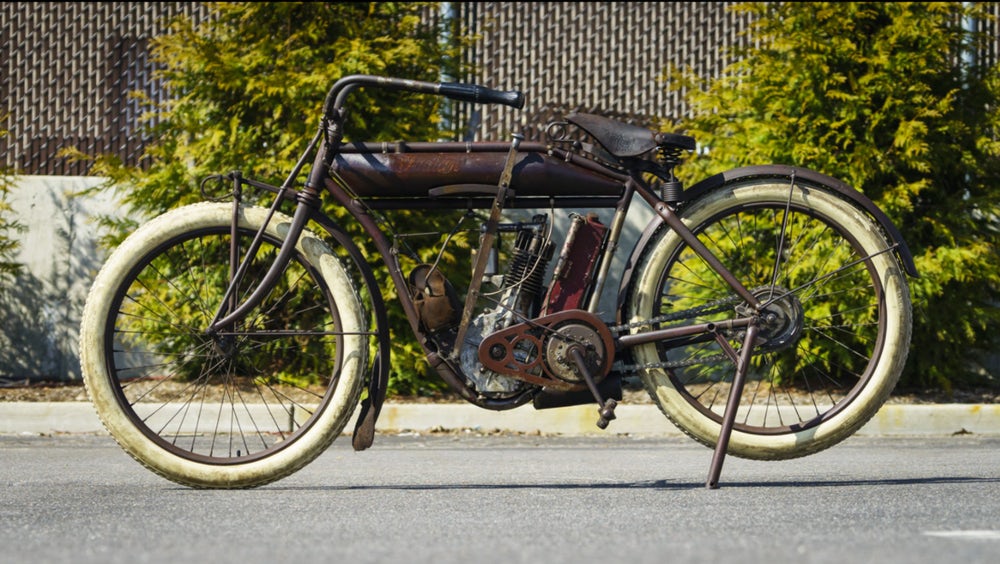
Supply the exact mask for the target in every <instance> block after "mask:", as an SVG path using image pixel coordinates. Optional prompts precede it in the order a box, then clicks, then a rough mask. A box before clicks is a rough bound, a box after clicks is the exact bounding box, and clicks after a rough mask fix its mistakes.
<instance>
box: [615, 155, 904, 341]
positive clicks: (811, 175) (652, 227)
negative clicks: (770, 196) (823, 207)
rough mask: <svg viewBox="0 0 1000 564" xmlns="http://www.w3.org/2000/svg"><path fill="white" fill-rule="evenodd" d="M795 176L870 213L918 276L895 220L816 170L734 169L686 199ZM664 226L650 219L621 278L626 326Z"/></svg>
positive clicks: (691, 190) (686, 194) (901, 259)
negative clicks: (636, 285) (634, 291)
mask: <svg viewBox="0 0 1000 564" xmlns="http://www.w3.org/2000/svg"><path fill="white" fill-rule="evenodd" d="M793 176H794V177H795V179H796V180H802V181H804V182H806V183H809V184H814V185H818V186H823V187H825V188H829V189H830V190H832V191H834V192H836V193H837V194H840V195H841V196H843V197H844V198H846V199H848V200H850V201H852V202H854V203H855V204H857V205H858V206H859V207H861V208H862V209H864V210H865V211H866V212H868V214H869V215H870V216H871V217H872V218H873V219H874V220H875V221H876V222H878V224H879V226H881V227H882V229H883V230H884V231H885V233H886V234H887V235H888V236H889V239H890V240H892V242H893V243H895V244H896V257H897V259H898V260H899V262H900V264H901V265H902V266H903V269H904V270H905V271H906V273H907V274H909V275H910V276H918V273H917V267H916V264H914V262H913V254H912V253H911V252H910V248H909V247H908V246H907V245H906V241H905V240H903V235H902V234H901V233H900V232H899V229H897V228H896V226H895V225H894V224H893V222H892V220H890V219H889V217H888V216H886V215H885V212H883V211H882V210H880V209H879V208H878V206H876V205H875V203H874V202H872V201H871V199H870V198H868V196H865V195H864V194H862V193H861V192H858V191H857V190H855V189H854V188H853V187H851V186H850V185H848V184H847V183H845V182H842V181H840V180H837V179H836V178H833V177H832V176H827V175H825V174H821V173H819V172H816V171H814V170H809V169H806V168H799V167H793V166H785V165H759V166H747V167H741V168H734V169H732V170H727V171H726V172H722V173H719V174H716V175H715V176H711V177H709V178H706V179H704V180H702V181H700V182H698V183H697V184H695V185H694V186H691V187H690V188H688V189H687V190H685V191H684V200H685V201H693V200H696V199H698V198H699V197H701V196H703V195H704V194H706V193H708V192H710V191H712V190H716V189H718V188H720V187H721V186H724V185H726V184H729V183H731V182H735V181H737V180H744V179H748V178H781V179H786V180H788V181H789V182H790V181H791V179H792V177H793ZM681 206H682V207H683V204H681ZM681 215H683V212H681ZM662 225H663V218H661V217H660V216H658V215H656V216H654V217H653V219H652V220H650V222H649V223H648V224H647V225H646V228H645V229H644V230H643V232H642V235H641V236H640V237H639V239H638V240H637V241H636V244H635V247H634V248H633V249H632V254H631V255H630V256H629V258H628V261H627V262H626V263H625V268H624V271H623V272H622V277H621V285H620V286H619V288H618V307H617V311H618V322H619V323H622V321H623V320H622V314H623V311H622V310H623V308H624V306H625V300H626V299H627V297H628V292H629V288H630V287H631V283H632V274H633V273H634V271H635V266H636V264H637V262H638V261H639V259H640V258H641V257H642V255H643V253H644V251H645V249H646V246H647V245H648V244H649V240H650V239H651V238H652V237H653V235H654V234H655V233H656V232H657V231H658V230H659V229H660V227H661V226H662Z"/></svg>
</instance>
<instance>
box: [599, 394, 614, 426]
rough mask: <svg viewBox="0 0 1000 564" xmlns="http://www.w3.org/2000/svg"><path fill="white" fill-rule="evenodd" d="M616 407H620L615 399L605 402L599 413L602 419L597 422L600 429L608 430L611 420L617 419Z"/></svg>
mask: <svg viewBox="0 0 1000 564" xmlns="http://www.w3.org/2000/svg"><path fill="white" fill-rule="evenodd" d="M616 407H618V402H617V401H615V400H613V399H609V400H608V401H606V402H604V406H603V407H602V408H601V409H600V411H599V413H600V414H601V417H600V418H599V419H598V420H597V428H598V429H607V428H608V423H611V420H612V419H614V418H615V408H616Z"/></svg>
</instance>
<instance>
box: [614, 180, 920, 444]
mask: <svg viewBox="0 0 1000 564" xmlns="http://www.w3.org/2000/svg"><path fill="white" fill-rule="evenodd" d="M682 219H683V221H684V223H685V224H686V225H687V226H688V227H689V228H690V229H691V230H692V231H693V232H694V233H695V235H696V236H697V238H698V240H699V241H701V242H702V243H704V244H705V245H706V246H707V247H708V249H709V250H710V251H711V252H712V253H713V254H714V255H715V256H716V257H717V258H718V259H720V261H721V262H722V263H723V264H724V265H725V266H726V267H727V268H728V269H730V270H731V272H732V273H733V274H734V275H735V277H736V278H737V279H738V280H739V281H740V282H741V283H742V284H743V285H744V286H745V287H746V288H747V289H748V290H749V291H750V292H751V293H752V294H753V295H754V296H755V297H756V299H757V300H758V301H759V302H761V303H762V304H764V307H763V308H761V310H759V311H754V310H753V309H752V308H750V307H749V306H748V305H747V304H746V303H745V301H744V300H743V299H741V298H740V297H739V296H738V295H737V294H736V293H735V292H734V291H733V290H732V288H730V286H729V285H728V284H727V283H726V282H725V281H724V280H723V279H722V278H721V277H720V276H719V275H718V274H717V273H716V272H715V271H714V270H713V269H711V268H710V267H709V266H708V265H707V264H706V263H705V261H704V260H702V258H701V257H699V256H698V255H697V254H696V253H695V252H694V251H693V250H692V249H691V247H690V246H688V244H687V243H685V242H684V241H683V240H682V239H681V238H680V237H679V236H678V235H677V234H676V233H674V232H673V231H671V230H669V229H667V228H665V227H664V228H663V229H662V231H661V232H660V233H658V234H657V235H656V236H655V237H654V238H653V239H652V240H651V242H650V244H649V246H648V247H647V250H646V252H645V255H644V257H643V258H642V259H641V260H640V263H639V266H638V270H637V275H636V278H635V282H634V285H633V286H632V291H631V298H630V302H629V304H628V306H627V308H628V309H627V310H626V313H627V316H628V320H629V321H630V322H631V323H633V324H634V325H633V327H635V328H634V329H633V331H640V330H646V329H649V328H653V329H656V328H662V327H668V326H671V325H677V324H693V323H712V324H714V325H713V326H714V327H719V328H720V329H718V331H719V332H721V334H722V335H723V337H724V339H725V340H726V341H728V342H729V343H730V346H731V347H732V348H733V349H739V348H740V347H741V346H742V345H743V337H744V335H745V330H742V329H739V328H735V329H725V328H724V327H725V321H726V320H730V319H735V318H744V319H746V318H747V317H749V316H753V315H757V316H758V319H759V320H760V325H759V329H760V333H759V335H758V338H757V340H756V342H755V345H754V351H753V355H752V357H751V362H750V363H749V364H750V366H749V367H748V373H747V379H746V385H745V388H744V392H743V396H742V398H741V400H740V409H739V411H738V412H737V418H736V422H735V425H734V428H733V432H732V435H731V438H730V442H729V450H728V452H729V453H730V454H733V455H736V456H741V457H744V458H752V459H760V460H776V459H786V458H794V457H798V456H804V455H807V454H810V453H814V452H817V451H819V450H822V449H825V448H827V447H830V446H832V445H834V444H836V443H838V442H840V441H842V440H843V439H845V438H846V437H848V436H850V435H851V434H853V433H854V432H855V431H857V430H858V429H859V428H860V427H861V426H862V425H864V424H865V423H866V422H867V421H868V420H869V419H870V418H871V417H872V416H873V415H874V414H875V413H876V412H877V410H878V409H879V408H880V407H881V405H882V404H883V403H884V401H885V400H886V398H887V397H888V395H889V393H890V392H891V391H892V389H893V387H894V386H895V384H896V381H897V380H898V378H899V375H900V372H901V371H902V369H903V364H904V362H905V359H906V355H907V350H908V347H909V341H910V332H911V312H910V310H911V306H910V298H909V291H908V288H907V284H906V280H905V277H904V274H903V272H902V271H901V270H900V268H899V265H898V263H897V261H896V259H895V258H894V256H893V253H892V251H891V245H890V243H889V241H887V240H886V237H885V236H884V235H883V233H882V232H881V230H880V229H879V226H878V225H877V224H876V223H875V222H873V221H872V220H871V219H870V218H869V217H868V216H867V215H866V213H865V212H864V211H863V210H861V209H859V208H858V207H857V206H855V205H854V204H852V203H850V202H848V201H847V200H845V199H844V198H842V197H840V196H838V195H836V194H835V193H833V191H832V190H829V189H825V188H824V187H823V186H821V185H810V184H806V183H803V182H802V181H801V180H796V181H795V182H794V183H793V182H792V181H791V180H790V179H788V178H785V179H773V178H771V179H768V178H757V179H740V180H736V181H734V182H733V183H731V184H729V185H726V186H723V187H722V188H719V189H718V190H716V191H713V192H711V193H709V194H707V195H705V196H704V197H702V198H700V199H699V200H697V201H695V202H692V203H691V204H689V205H688V206H687V207H685V208H684V210H683V212H682ZM644 323H645V324H646V325H643V324H644ZM725 353H726V351H724V350H723V347H722V346H721V345H720V344H719V343H718V342H717V340H716V337H715V336H714V335H702V336H687V337H681V338H675V339H672V340H667V341H663V342H658V343H650V344H645V345H641V346H637V347H634V348H633V349H632V354H633V358H634V359H635V361H636V364H637V366H638V369H639V370H640V377H641V379H642V381H643V383H644V385H645V387H646V389H647V391H648V392H649V393H650V395H651V396H652V398H653V400H654V401H655V402H656V403H657V404H658V405H659V407H660V409H661V410H662V411H663V412H664V413H665V414H666V415H667V417H668V418H669V419H670V420H671V421H672V422H673V423H675V424H676V425H677V426H678V427H680V428H681V429H682V430H683V431H685V432H686V433H687V434H689V435H690V436H692V437H693V438H695V439H696V440H698V441H699V442H701V443H703V444H705V445H707V446H714V445H715V443H716V442H717V440H718V437H719V433H720V429H721V422H722V413H723V411H724V408H725V404H726V401H727V399H728V396H729V388H730V384H731V382H732V379H733V376H734V373H735V366H734V364H733V362H732V361H731V360H730V357H729V356H727V354H725Z"/></svg>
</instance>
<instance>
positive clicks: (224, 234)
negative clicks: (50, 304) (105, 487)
mask: <svg viewBox="0 0 1000 564" xmlns="http://www.w3.org/2000/svg"><path fill="white" fill-rule="evenodd" d="M239 212H240V213H239V222H238V224H239V225H238V229H237V230H236V241H235V249H234V250H235V253H236V254H235V256H238V257H240V260H242V259H243V257H244V255H245V254H246V252H247V248H248V247H249V246H250V242H251V241H252V240H253V238H254V236H255V234H256V232H257V230H258V228H259V227H260V226H261V225H262V224H263V222H264V221H265V219H266V215H267V212H268V210H266V209H263V208H257V207H241V208H240V210H239ZM232 217H233V208H232V205H231V204H223V203H220V204H213V203H204V204H195V205H190V206H186V207H183V208H179V209H176V210H174V211H171V212H168V213H166V214H164V215H162V216H160V217H158V218H156V219H154V220H153V221H151V222H149V223H147V224H145V225H144V226H142V227H141V228H140V229H138V230H137V231H135V232H134V233H133V234H132V235H130V236H129V237H128V238H127V239H125V241H124V242H123V243H122V244H121V246H120V247H118V248H117V249H116V250H115V252H114V253H112V255H111V256H110V257H109V259H108V261H107V262H106V263H105V265H104V267H103V268H102V269H101V271H100V272H99V273H98V275H97V277H96V279H95V281H94V284H93V287H92V289H91V292H90V295H89V296H88V299H87V302H86V305H85V308H84V313H83V323H82V326H81V332H80V333H81V336H80V357H81V363H82V369H83V377H84V382H85V384H86V386H87V390H88V392H89V393H90V396H91V399H92V401H93V403H94V406H95V408H96V409H97V412H98V415H99V416H100V418H101V420H102V421H103V423H104V425H105V427H106V428H107V429H108V431H110V433H111V435H112V436H113V437H114V438H115V439H116V440H117V441H118V443H119V444H120V445H121V446H122V447H123V448H124V449H125V451H126V452H128V453H129V454H130V455H131V456H132V457H134V458H135V459H136V460H138V461H139V462H141V463H142V464H144V465H145V466H147V467H148V468H150V469H151V470H153V471H154V472H156V473H158V474H160V475H162V476H164V477H166V478H168V479H170V480H173V481H175V482H178V483H181V484H184V485H188V486H194V487H226V488H238V487H253V486H259V485H262V484H265V483H268V482H271V481H274V480H277V479H279V478H282V477H284V476H287V475H289V474H291V473H292V472H295V471H296V470H298V469H300V468H302V467H303V466H304V465H305V464H307V463H308V462H309V461H311V460H313V459H314V458H315V457H316V456H318V455H319V454H320V453H321V452H323V450H324V449H325V448H327V447H328V446H329V445H330V443H331V442H332V441H333V440H334V439H335V438H336V437H337V436H338V435H339V434H340V433H341V431H342V430H343V429H344V426H345V425H346V424H347V422H348V419H349V418H350V416H351V414H352V413H353V411H354V407H355V405H356V404H357V401H358V397H359V394H360V390H361V386H362V382H363V380H364V378H363V371H364V370H365V367H366V365H367V352H368V345H367V339H366V337H365V336H364V335H365V332H366V331H367V325H366V323H365V316H364V308H363V306H362V304H361V301H360V299H359V297H358V294H357V292H356V291H355V285H354V282H353V281H352V277H351V276H352V275H351V273H350V271H349V270H348V269H347V268H345V264H347V262H346V261H344V260H342V259H341V258H339V257H338V256H337V254H335V253H334V251H333V250H331V248H330V247H329V246H328V245H327V244H326V243H325V242H324V241H322V240H320V239H319V238H317V237H316V236H315V235H312V234H311V233H310V232H309V231H305V232H304V233H303V234H302V236H301V237H300V239H299V241H298V244H297V245H296V248H295V252H294V254H293V257H292V260H291V261H290V263H289V265H288V267H287V268H286V269H285V270H284V271H283V272H282V275H281V276H280V278H279V279H278V281H277V283H276V286H275V287H274V289H273V290H272V291H271V292H270V294H269V295H268V297H267V298H265V300H264V302H263V303H261V304H260V305H259V306H258V307H257V308H255V309H254V310H252V311H251V312H250V313H248V314H247V315H246V316H245V317H244V318H243V319H241V320H240V321H238V322H236V323H235V324H234V325H233V326H230V327H222V328H221V330H219V331H218V332H216V333H214V334H209V333H206V331H205V329H206V328H207V327H208V326H209V324H210V323H211V321H212V319H213V318H214V317H215V316H216V314H217V312H218V311H219V310H220V308H221V309H224V310H226V309H227V308H226V307H224V306H223V304H224V303H228V304H229V305H228V309H229V310H231V308H232V306H234V305H235V303H237V302H238V301H239V300H240V299H242V298H244V297H245V296H246V294H247V293H248V292H249V291H251V290H252V289H253V288H255V287H256V285H257V283H258V282H259V281H260V280H261V278H262V277H263V275H264V273H265V272H267V269H268V267H269V266H270V264H271V263H272V262H273V260H274V257H275V255H276V254H277V250H278V248H279V247H280V246H281V242H282V240H283V238H284V237H283V234H284V233H286V232H287V229H288V226H289V224H290V222H291V219H290V218H288V217H287V216H284V215H281V214H277V215H276V217H274V218H272V219H271V221H270V223H269V224H268V227H267V228H266V230H265V231H264V234H263V238H262V243H261V246H260V248H259V250H258V251H257V253H256V255H255V256H254V257H252V259H251V261H250V265H249V268H248V269H247V271H246V276H245V277H244V278H243V279H242V282H241V283H240V284H239V286H238V287H237V291H236V292H235V293H234V294H233V298H232V299H231V300H229V301H228V302H226V301H224V294H225V292H226V288H227V285H228V284H229V280H230V277H231V276H232V272H233V269H232V268H231V266H230V265H231V260H230V256H231V248H233V247H232V246H231V243H233V242H234V241H233V236H232V229H231V223H232Z"/></svg>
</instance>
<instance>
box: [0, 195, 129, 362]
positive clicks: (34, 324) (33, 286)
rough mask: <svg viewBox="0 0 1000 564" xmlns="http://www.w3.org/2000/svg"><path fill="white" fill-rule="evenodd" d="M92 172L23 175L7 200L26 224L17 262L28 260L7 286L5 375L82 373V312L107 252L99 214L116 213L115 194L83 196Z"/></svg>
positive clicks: (2, 295)
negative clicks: (103, 249) (101, 244)
mask: <svg viewBox="0 0 1000 564" xmlns="http://www.w3.org/2000/svg"><path fill="white" fill-rule="evenodd" d="M101 180H102V179H100V178H93V177H64V176H21V177H18V178H17V182H16V184H15V187H14V188H13V189H12V190H11V192H10V194H9V196H8V201H9V203H10V204H11V207H12V208H13V210H14V213H15V216H14V217H15V218H16V220H17V221H18V222H20V223H21V224H23V225H24V226H25V228H26V230H25V231H24V232H23V233H22V234H21V235H20V237H19V239H20V242H21V245H20V254H19V256H18V257H16V260H17V261H18V262H21V263H23V264H24V265H25V266H26V268H25V269H24V273H23V274H22V275H21V276H20V277H19V278H18V279H17V280H16V282H15V283H14V284H13V285H12V286H11V287H7V288H2V289H0V319H2V321H3V324H2V327H0V379H2V380H3V381H7V382H19V381H20V382H23V381H25V380H31V381H36V382H37V381H48V380H52V381H65V380H79V379H80V366H79V355H78V351H77V337H78V336H79V327H80V313H81V311H82V310H83V303H84V300H85V299H86V294H87V291H88V290H89V288H90V283H91V281H92V280H93V277H94V275H95V274H96V272H97V269H98V268H99V267H100V263H101V262H102V260H103V256H104V255H103V253H102V252H101V251H100V250H99V248H98V245H97V236H98V233H97V226H96V225H95V223H94V221H93V218H94V217H95V216H97V215H100V214H111V213H115V212H116V209H117V206H115V204H114V202H113V201H112V198H110V197H108V196H80V195H77V194H78V193H79V192H81V191H83V190H85V189H87V188H91V187H93V186H95V185H97V184H98V183H100V182H101Z"/></svg>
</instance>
